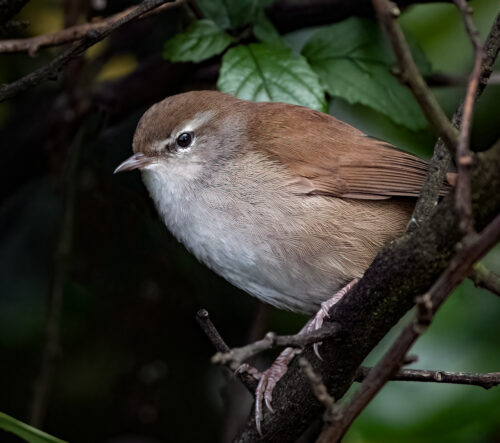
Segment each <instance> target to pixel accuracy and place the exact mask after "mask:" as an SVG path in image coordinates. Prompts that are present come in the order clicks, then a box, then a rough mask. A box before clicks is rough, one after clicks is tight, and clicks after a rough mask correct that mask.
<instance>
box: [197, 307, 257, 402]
mask: <svg viewBox="0 0 500 443" xmlns="http://www.w3.org/2000/svg"><path fill="white" fill-rule="evenodd" d="M196 321H197V322H198V324H199V325H200V327H201V329H202V330H203V332H204V333H205V335H206V336H207V337H208V339H209V340H210V342H211V343H212V345H213V346H214V348H215V349H216V350H217V352H218V353H228V352H230V351H231V349H230V348H229V346H228V345H227V344H226V342H225V341H224V339H223V338H222V336H221V335H220V334H219V331H217V328H216V327H215V326H214V324H213V323H212V321H211V320H210V315H209V313H208V311H207V310H206V309H200V310H199V311H198V312H197V313H196ZM236 369H238V367H236V368H234V369H233V371H235V370H236ZM236 374H237V376H238V378H239V379H240V380H241V382H242V383H243V384H244V385H245V387H246V388H247V389H248V391H249V392H250V393H251V394H252V395H253V394H254V392H255V388H256V387H257V380H256V379H255V378H254V377H253V376H252V375H251V374H250V373H248V372H245V371H238V372H237V373H236Z"/></svg>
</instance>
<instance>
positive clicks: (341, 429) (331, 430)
mask: <svg viewBox="0 0 500 443" xmlns="http://www.w3.org/2000/svg"><path fill="white" fill-rule="evenodd" d="M499 240H500V215H497V216H496V218H495V219H494V220H493V221H492V222H491V223H490V224H489V225H488V226H487V227H486V228H485V229H484V230H483V231H482V232H481V234H480V235H477V234H469V235H468V236H467V237H465V239H464V242H463V247H462V248H461V249H460V250H459V252H458V254H457V256H456V257H455V258H454V259H453V260H452V261H451V263H450V265H449V266H448V268H447V269H446V270H445V271H444V272H443V274H442V275H441V277H439V279H438V280H437V281H436V283H434V285H433V286H432V288H431V289H430V290H429V292H427V293H426V294H425V295H423V296H422V297H419V299H418V301H417V307H418V312H417V314H416V315H415V318H414V319H413V321H412V322H410V324H408V325H407V326H406V327H405V328H404V329H403V330H402V331H401V333H400V334H399V336H398V337H397V339H396V340H395V341H394V343H393V344H392V346H391V347H390V348H389V350H388V351H387V352H386V353H385V355H384V356H383V357H382V358H381V359H380V361H379V362H378V363H377V365H376V366H375V367H374V368H373V369H371V370H370V372H369V373H368V375H367V376H366V378H365V380H364V381H363V383H362V384H361V387H360V388H359V389H358V390H357V391H356V392H355V393H354V395H353V396H352V398H351V400H350V402H349V403H348V404H347V405H346V406H345V408H344V409H343V411H342V413H341V416H340V418H339V419H338V420H334V421H333V422H332V424H331V425H330V426H328V427H327V428H326V429H325V430H324V431H323V432H322V433H321V435H320V437H319V439H318V442H320V443H326V442H336V441H339V440H340V439H341V438H342V436H343V435H344V434H345V432H346V431H347V429H349V427H350V426H351V424H352V423H353V421H354V420H355V419H356V418H357V417H358V415H359V414H360V413H361V412H362V411H363V410H364V408H365V407H366V406H367V405H368V403H369V402H370V401H371V400H372V399H373V397H375V395H376V394H377V393H378V392H379V391H380V389H382V387H383V386H384V385H385V383H386V382H387V381H388V380H389V379H390V378H391V376H393V375H394V374H396V373H397V372H398V371H399V369H400V367H401V365H402V364H403V360H404V357H405V355H406V353H407V352H408V350H409V349H410V347H411V346H412V345H413V343H415V341H416V340H417V339H418V337H420V335H421V334H422V333H423V332H424V331H425V330H426V329H427V327H428V326H429V325H430V322H431V321H432V318H433V316H434V314H435V313H436V311H437V310H438V309H439V307H440V306H441V305H442V304H443V302H444V301H445V300H446V298H447V297H448V295H449V294H450V293H451V291H452V290H453V289H455V288H456V287H457V286H458V285H459V284H460V283H461V282H462V280H463V279H465V278H466V277H467V275H469V273H470V271H471V270H472V266H473V265H474V263H475V262H476V261H477V260H479V259H480V258H481V257H482V256H483V255H484V254H486V253H487V252H488V251H489V250H490V249H491V248H492V247H493V246H495V244H496V243H497V242H498V241H499Z"/></svg>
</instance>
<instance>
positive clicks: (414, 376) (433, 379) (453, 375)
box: [355, 366, 500, 389]
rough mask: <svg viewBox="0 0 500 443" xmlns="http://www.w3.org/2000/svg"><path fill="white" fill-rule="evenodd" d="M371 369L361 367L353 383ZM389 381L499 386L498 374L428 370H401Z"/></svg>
mask: <svg viewBox="0 0 500 443" xmlns="http://www.w3.org/2000/svg"><path fill="white" fill-rule="evenodd" d="M372 370H373V368H367V367H364V366H361V367H360V368H359V370H358V372H357V374H356V377H355V381H357V382H362V381H364V380H365V379H366V378H367V376H368V374H369V373H370V371H372ZM389 380H392V381H416V382H424V383H425V382H430V383H450V384H456V385H470V386H479V387H481V388H484V389H490V388H494V387H495V386H498V385H499V384H500V372H487V373H475V372H449V371H430V370H428V369H401V370H400V371H399V372H397V373H396V374H394V375H393V376H392V377H391V378H390V379H389Z"/></svg>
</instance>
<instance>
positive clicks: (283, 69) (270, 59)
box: [217, 43, 327, 111]
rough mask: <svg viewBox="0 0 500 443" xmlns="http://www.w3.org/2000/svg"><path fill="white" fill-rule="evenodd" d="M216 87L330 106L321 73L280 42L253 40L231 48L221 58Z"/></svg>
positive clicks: (311, 105) (253, 96)
mask: <svg viewBox="0 0 500 443" xmlns="http://www.w3.org/2000/svg"><path fill="white" fill-rule="evenodd" d="M217 87H218V88H219V89H220V90H221V91H222V92H228V93H229V94H232V95H235V96H236V97H239V98H242V99H247V100H253V101H276V102H285V103H293V104H296V105H302V106H308V107H309V108H312V109H317V110H320V111H326V109H327V103H326V100H325V96H324V93H323V89H322V88H321V85H320V83H319V79H318V76H317V75H316V74H315V73H314V71H313V70H312V69H311V67H310V66H309V64H308V63H307V61H306V59H305V58H304V57H302V56H301V55H299V54H296V53H294V52H292V50H290V49H288V48H285V47H281V46H273V45H268V44H265V43H254V44H251V45H248V46H237V47H236V48H232V49H230V50H229V51H228V52H227V53H226V54H225V55H224V57H223V58H222V66H221V70H220V76H219V80H218V82H217Z"/></svg>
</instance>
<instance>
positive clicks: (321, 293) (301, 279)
mask: <svg viewBox="0 0 500 443" xmlns="http://www.w3.org/2000/svg"><path fill="white" fill-rule="evenodd" d="M259 161H262V159H260V158H250V157H248V158H247V159H246V160H245V161H244V162H240V163H238V164H233V165H232V167H231V169H230V170H221V171H218V172H217V173H216V174H214V175H212V176H211V177H210V180H209V181H208V183H210V184H209V185H208V184H207V182H198V181H196V180H192V178H193V177H194V176H195V175H196V173H195V171H194V170H189V169H187V170H186V169H185V168H184V169H183V170H182V172H181V171H175V170H173V169H171V168H170V167H169V168H168V169H167V168H165V166H162V165H161V164H156V165H154V166H152V167H149V168H148V169H147V170H144V171H143V179H144V182H145V184H146V186H147V188H148V190H149V192H150V194H151V197H152V198H153V200H154V202H155V205H156V208H157V210H158V211H159V213H160V214H161V216H162V219H163V221H164V222H165V224H166V226H167V227H168V229H169V230H170V231H171V232H172V234H173V235H174V236H175V237H176V238H177V239H178V240H179V241H181V242H182V243H183V244H184V245H185V246H186V247H187V248H188V249H189V250H190V251H191V252H192V253H193V254H194V255H195V256H196V257H197V258H198V259H199V260H200V261H202V262H203V263H205V264H206V265H207V266H208V267H210V268H211V269H213V270H214V271H215V272H217V273H218V274H220V275H222V276H223V277H224V278H226V279H227V280H228V281H230V282H231V283H232V284H234V285H235V286H238V287H239V288H241V289H243V290H245V291H247V292H248V293H250V294H252V295H255V296H257V297H259V298H261V299H263V300H264V301H266V302H268V303H270V304H273V305H276V306H278V307H280V308H285V309H290V310H293V311H299V312H307V313H311V312H314V311H315V310H316V309H317V308H318V306H319V304H320V303H321V301H323V300H325V299H327V298H329V297H330V296H331V295H332V294H333V293H334V291H336V290H337V289H339V288H340V287H341V286H342V285H344V284H345V283H346V282H347V281H350V279H352V278H354V277H359V276H360V275H347V274H348V272H347V271H346V260H348V261H349V260H350V258H349V253H350V252H352V251H353V250H354V249H355V245H352V244H350V243H349V241H347V240H345V241H343V240H342V233H340V234H338V232H337V231H338V230H340V229H341V228H340V226H339V227H338V228H337V226H336V223H335V221H334V220H335V206H334V205H335V204H343V203H344V202H342V201H340V200H338V199H332V206H331V210H328V214H327V215H326V216H325V214H324V211H325V200H324V198H323V197H308V198H307V197H306V198H304V197H303V196H295V197H294V196H293V193H291V192H290V187H289V185H287V184H286V182H284V181H283V180H282V179H281V177H279V176H278V175H277V172H278V171H275V170H273V169H272V168H269V166H268V165H267V166H266V167H264V168H255V163H256V162H259ZM197 167H198V166H197V165H193V168H197ZM256 170H260V171H266V172H265V173H259V176H255V173H254V172H252V171H256ZM181 173H182V177H190V179H185V180H184V179H182V178H181V177H180V176H179V175H177V174H181ZM277 177H278V178H277ZM335 202H337V203H335ZM326 207H327V208H329V205H326ZM361 216H362V215H361ZM325 220H328V222H327V223H325ZM339 223H340V224H341V223H342V220H340V221H339ZM344 229H347V231H350V230H351V227H350V226H347V227H346V228H344ZM311 231H312V235H311ZM339 235H340V241H338V240H337V239H338V238H339ZM346 238H347V237H346ZM369 260H371V258H369ZM364 267H366V263H365V262H363V263H360V264H359V265H358V266H355V264H353V263H350V268H351V269H359V271H356V273H357V274H360V273H362V271H363V270H364ZM350 272H352V271H350Z"/></svg>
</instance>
